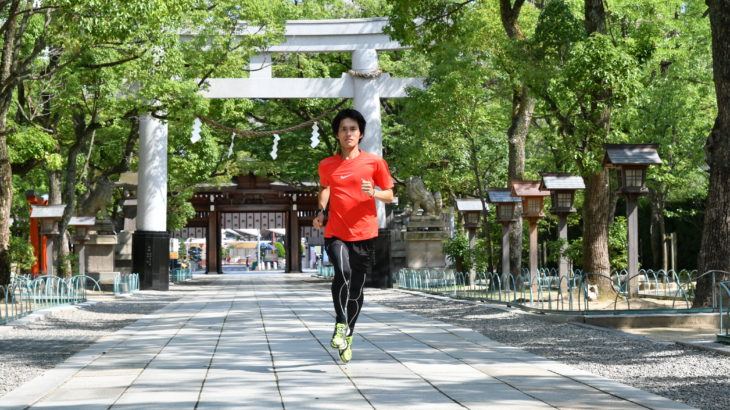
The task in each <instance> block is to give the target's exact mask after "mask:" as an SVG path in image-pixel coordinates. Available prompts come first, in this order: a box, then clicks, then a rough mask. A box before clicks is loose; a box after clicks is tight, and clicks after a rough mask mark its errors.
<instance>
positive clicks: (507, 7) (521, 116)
mask: <svg viewBox="0 0 730 410" xmlns="http://www.w3.org/2000/svg"><path fill="white" fill-rule="evenodd" d="M522 4H524V3H523V2H522V1H516V2H515V3H514V4H512V2H511V1H510V0H500V2H499V5H500V9H499V11H500V17H501V20H502V26H503V27H504V30H505V33H506V34H507V37H509V38H511V39H522V40H524V39H525V36H524V33H523V32H522V30H521V29H520V26H519V24H517V20H518V18H519V16H520V11H521V8H522ZM534 111H535V99H534V98H533V97H532V96H531V95H530V93H529V90H528V88H527V87H524V86H523V87H521V88H520V89H519V90H515V92H514V93H513V96H512V123H511V124H510V127H509V129H508V130H507V140H508V141H509V168H508V177H509V178H510V179H518V180H522V179H524V178H525V141H526V139H527V133H528V132H529V130H530V123H531V122H532V113H533V112H534ZM515 208H516V209H515V212H517V215H520V214H521V213H522V203H521V202H519V203H516V204H515ZM522 229H523V228H522V218H517V221H515V222H514V223H512V224H510V226H509V264H510V270H511V273H512V275H513V276H516V275H520V274H521V273H522ZM503 273H504V272H503Z"/></svg>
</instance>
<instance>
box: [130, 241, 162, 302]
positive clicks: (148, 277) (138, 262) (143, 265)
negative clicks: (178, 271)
mask: <svg viewBox="0 0 730 410" xmlns="http://www.w3.org/2000/svg"><path fill="white" fill-rule="evenodd" d="M169 252H170V234H169V233H168V232H156V231H135V232H134V236H133V237H132V271H133V272H135V273H139V285H140V288H142V289H152V290H169V288H170V276H169V259H170V253H169Z"/></svg>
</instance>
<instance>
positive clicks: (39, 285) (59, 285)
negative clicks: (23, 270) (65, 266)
mask: <svg viewBox="0 0 730 410" xmlns="http://www.w3.org/2000/svg"><path fill="white" fill-rule="evenodd" d="M88 290H92V291H101V287H100V286H99V282H97V281H96V280H95V279H94V278H92V277H90V276H85V275H78V276H72V277H70V278H66V279H64V278H59V277H58V276H52V275H44V276H39V277H37V278H32V277H30V276H27V275H21V276H12V277H11V282H10V284H9V285H7V286H0V292H2V298H3V299H2V301H1V303H2V304H1V305H0V324H5V323H8V322H11V321H13V320H16V319H19V318H21V317H23V316H25V315H28V314H30V313H32V312H35V311H37V310H41V309H47V308H50V307H54V306H62V305H69V304H75V303H82V302H86V300H87V299H86V297H87V291H88Z"/></svg>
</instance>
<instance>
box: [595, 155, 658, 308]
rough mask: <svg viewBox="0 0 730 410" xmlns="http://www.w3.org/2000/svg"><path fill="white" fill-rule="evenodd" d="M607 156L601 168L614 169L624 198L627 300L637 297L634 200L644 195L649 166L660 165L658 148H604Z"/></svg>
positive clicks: (637, 224)
mask: <svg viewBox="0 0 730 410" xmlns="http://www.w3.org/2000/svg"><path fill="white" fill-rule="evenodd" d="M603 147H604V148H605V149H606V155H605V156H604V158H603V166H604V167H606V168H616V171H617V173H618V180H619V181H618V182H619V193H620V194H621V195H623V196H625V197H626V218H627V219H628V223H629V226H628V233H627V236H628V242H629V255H628V256H629V258H628V259H629V260H628V265H629V266H628V267H629V269H628V271H629V278H630V280H629V289H628V291H629V296H630V297H636V296H638V295H639V277H638V274H639V212H638V209H637V206H636V199H637V198H638V197H640V196H642V195H646V193H647V192H649V189H648V188H647V187H646V170H647V168H648V167H649V165H658V164H661V163H662V160H661V158H659V153H658V152H657V148H658V147H659V144H603Z"/></svg>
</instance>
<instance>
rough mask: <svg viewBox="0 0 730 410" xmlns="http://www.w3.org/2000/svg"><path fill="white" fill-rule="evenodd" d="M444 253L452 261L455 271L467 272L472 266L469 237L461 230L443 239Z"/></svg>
mask: <svg viewBox="0 0 730 410" xmlns="http://www.w3.org/2000/svg"><path fill="white" fill-rule="evenodd" d="M444 253H445V254H446V255H447V256H448V257H449V258H450V259H451V260H452V261H453V268H454V269H455V270H456V271H457V272H469V271H470V270H471V268H472V267H473V266H474V262H473V259H472V250H471V249H469V238H467V236H466V234H465V233H464V232H462V231H457V232H456V233H455V234H454V236H453V237H451V238H448V239H446V240H445V241H444Z"/></svg>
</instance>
